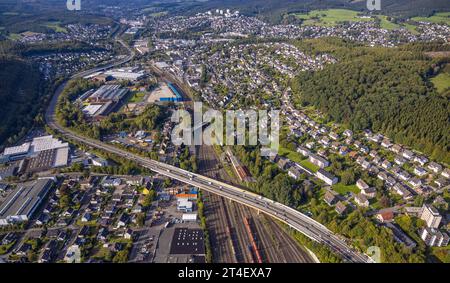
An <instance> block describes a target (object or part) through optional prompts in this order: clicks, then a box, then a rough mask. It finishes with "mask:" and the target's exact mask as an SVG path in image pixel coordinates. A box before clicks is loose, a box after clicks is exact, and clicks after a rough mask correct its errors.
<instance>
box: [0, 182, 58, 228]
mask: <svg viewBox="0 0 450 283" xmlns="http://www.w3.org/2000/svg"><path fill="white" fill-rule="evenodd" d="M52 185H53V181H52V180H51V179H39V180H37V181H33V182H30V183H25V184H22V185H19V186H18V187H17V188H16V189H15V190H14V191H12V192H11V193H10V194H9V195H8V197H7V198H6V200H5V201H4V202H3V203H2V205H1V206H0V226H4V225H8V224H14V223H20V222H23V221H27V220H29V219H30V218H31V217H32V216H33V214H34V212H35V211H36V209H37V208H38V206H39V205H40V204H41V202H42V200H43V199H44V198H45V197H46V196H47V194H48V192H49V191H50V189H51V187H52Z"/></svg>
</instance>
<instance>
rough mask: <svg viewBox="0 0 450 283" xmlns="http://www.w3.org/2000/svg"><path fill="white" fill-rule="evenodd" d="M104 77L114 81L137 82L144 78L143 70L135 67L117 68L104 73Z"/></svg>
mask: <svg viewBox="0 0 450 283" xmlns="http://www.w3.org/2000/svg"><path fill="white" fill-rule="evenodd" d="M104 74H105V75H106V76H110V77H113V78H114V79H116V80H126V81H138V80H140V79H143V78H144V77H145V76H146V73H145V72H144V71H143V70H139V69H138V68H136V67H128V68H119V69H114V70H110V71H106V72H105V73H104Z"/></svg>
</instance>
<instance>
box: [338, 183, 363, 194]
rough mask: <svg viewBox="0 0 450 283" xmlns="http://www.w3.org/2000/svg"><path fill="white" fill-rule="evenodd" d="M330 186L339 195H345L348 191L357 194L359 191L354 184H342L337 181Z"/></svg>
mask: <svg viewBox="0 0 450 283" xmlns="http://www.w3.org/2000/svg"><path fill="white" fill-rule="evenodd" d="M332 188H333V190H335V191H336V192H338V193H340V194H341V195H345V194H346V193H348V192H352V193H355V194H358V193H359V191H360V190H359V188H358V187H357V186H356V185H344V184H342V183H337V184H335V185H333V186H332Z"/></svg>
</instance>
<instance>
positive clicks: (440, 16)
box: [412, 12, 450, 25]
mask: <svg viewBox="0 0 450 283" xmlns="http://www.w3.org/2000/svg"><path fill="white" fill-rule="evenodd" d="M412 20H413V21H417V22H429V23H436V24H439V23H445V24H446V25H450V12H445V13H444V12H443V13H436V14H434V15H433V16H431V17H414V18H412Z"/></svg>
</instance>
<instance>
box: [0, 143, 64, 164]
mask: <svg viewBox="0 0 450 283" xmlns="http://www.w3.org/2000/svg"><path fill="white" fill-rule="evenodd" d="M45 151H51V152H52V156H53V158H52V164H51V167H60V166H65V165H67V162H68V155H69V144H68V143H63V142H61V141H60V140H58V139H55V138H53V136H51V135H49V136H42V137H37V138H34V139H33V140H32V141H31V142H26V143H23V144H21V145H19V146H13V147H7V148H5V150H4V152H3V157H4V158H7V159H8V160H9V161H16V160H21V159H25V158H30V159H33V158H39V156H40V155H41V157H42V156H44V155H48V153H45V154H44V153H42V152H45Z"/></svg>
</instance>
